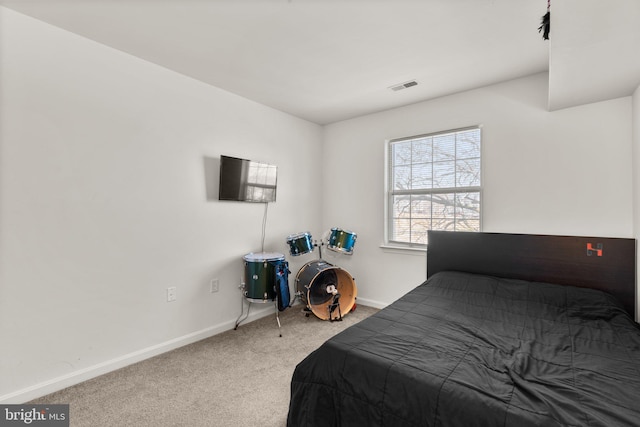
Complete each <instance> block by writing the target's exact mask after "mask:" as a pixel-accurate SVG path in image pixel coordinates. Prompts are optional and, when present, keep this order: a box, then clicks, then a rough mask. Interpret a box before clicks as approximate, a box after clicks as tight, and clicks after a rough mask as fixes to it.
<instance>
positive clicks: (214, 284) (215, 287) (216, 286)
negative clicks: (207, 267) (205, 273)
mask: <svg viewBox="0 0 640 427" xmlns="http://www.w3.org/2000/svg"><path fill="white" fill-rule="evenodd" d="M210 284H211V287H210V292H211V293H214V292H218V291H219V290H220V280H218V279H211V282H210Z"/></svg>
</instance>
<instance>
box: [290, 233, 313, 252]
mask: <svg viewBox="0 0 640 427" xmlns="http://www.w3.org/2000/svg"><path fill="white" fill-rule="evenodd" d="M287 244H288V245H289V253H291V255H293V256H298V255H302V254H307V253H309V252H312V251H313V243H312V242H311V233H309V232H308V231H305V232H303V233H298V234H292V235H290V236H289V237H287Z"/></svg>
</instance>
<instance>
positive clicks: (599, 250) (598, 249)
mask: <svg viewBox="0 0 640 427" xmlns="http://www.w3.org/2000/svg"><path fill="white" fill-rule="evenodd" d="M602 251H603V249H602V243H596V247H595V248H594V247H593V243H587V256H592V255H593V254H594V253H595V254H596V255H597V256H602Z"/></svg>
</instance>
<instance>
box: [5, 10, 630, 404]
mask: <svg viewBox="0 0 640 427" xmlns="http://www.w3.org/2000/svg"><path fill="white" fill-rule="evenodd" d="M0 24H1V25H0V31H1V33H0V43H1V45H0V52H2V54H1V55H0V67H1V73H0V90H1V92H2V96H1V97H0V138H1V139H0V342H2V356H1V357H0V378H2V380H1V381H0V402H21V401H25V400H27V399H30V398H33V397H36V396H38V395H41V394H43V393H46V392H49V391H52V390H55V389H58V388H61V387H63V386H66V385H70V384H73V383H75V382H78V381H81V380H83V379H86V378H89V377H91V376H93V375H96V374H99V373H102V372H106V371H108V370H110V369H113V368H116V367H118V366H123V365H125V364H128V363H130V362H132V361H135V360H139V359H142V358H144V357H148V356H150V355H152V354H156V353H159V352H162V351H165V350H168V349H170V348H173V347H176V346H179V345H182V344H185V343H187V342H190V341H193V340H196V339H199V338H203V337H205V336H208V335H211V334H214V333H216V332H220V331H222V330H224V329H228V328H230V327H232V326H233V324H234V321H235V319H236V318H237V316H238V315H239V312H240V301H241V299H240V295H239V291H238V289H237V285H238V283H239V282H240V276H241V274H242V263H241V257H242V256H243V255H244V254H245V253H247V252H250V251H258V250H260V233H261V225H262V218H263V205H259V204H258V205H251V204H241V203H228V202H218V201H216V200H215V198H216V196H217V188H216V185H217V183H216V181H217V172H218V171H217V167H218V164H217V159H218V157H219V155H220V154H229V155H237V156H241V157H250V158H253V159H256V160H263V161H267V162H272V163H275V164H277V165H278V166H279V170H278V172H279V177H278V178H279V182H278V184H279V189H278V201H277V202H276V203H274V204H271V205H269V212H268V227H267V236H266V245H265V249H266V250H269V251H277V252H282V253H286V251H287V248H286V245H285V238H286V236H287V235H288V234H291V233H294V232H298V231H306V230H309V231H311V232H312V233H313V235H314V238H319V237H320V236H321V235H322V233H323V232H324V231H325V230H328V229H329V228H331V227H334V226H338V227H342V228H346V229H351V230H354V231H356V232H357V233H358V240H357V243H356V246H355V251H354V255H353V256H351V257H348V256H342V255H338V254H335V253H333V252H330V251H326V250H325V251H324V252H323V254H324V255H325V258H326V259H327V260H329V261H330V262H333V263H335V264H337V265H339V266H341V267H344V268H345V269H347V271H349V272H350V273H351V274H352V275H353V276H354V277H355V279H356V281H357V284H358V291H359V300H360V302H363V303H368V304H373V305H380V306H382V305H386V304H388V303H390V302H392V301H393V300H395V299H396V298H398V297H399V296H401V295H402V294H404V293H405V292H406V291H408V290H410V289H411V288H413V287H414V286H415V285H417V284H419V283H420V282H421V281H422V280H423V279H424V276H425V262H426V261H425V255H424V253H423V252H407V251H399V250H393V249H383V248H381V247H380V244H381V243H382V241H383V207H384V193H383V186H384V182H383V181H384V145H385V140H387V139H392V138H397V137H403V136H410V135H417V134H422V133H427V132H434V131H440V130H446V129H453V128H458V127H464V126H470V125H477V124H479V125H482V126H483V139H484V148H483V156H484V157H483V169H484V177H483V179H484V193H483V212H484V214H483V221H484V230H486V231H502V232H531V233H549V234H578V235H580V234H582V235H606V236H613V237H629V236H632V235H634V231H633V225H634V219H635V223H636V225H637V224H638V223H640V222H638V221H640V217H639V215H640V214H638V213H637V212H638V211H640V210H638V209H637V210H636V213H635V214H633V208H632V205H633V203H632V196H633V194H637V191H635V193H634V192H633V191H632V183H633V182H634V180H633V179H632V140H633V142H634V144H635V146H636V147H637V146H639V145H638V144H640V140H639V139H638V138H639V135H640V132H639V131H638V127H639V126H640V124H639V123H640V118H639V114H640V113H639V112H640V94H639V93H638V91H636V94H635V95H634V97H633V98H631V97H628V98H621V99H616V100H613V101H608V102H602V103H597V104H590V105H585V106H582V107H577V108H571V109H566V110H561V111H556V112H553V113H550V112H548V111H546V104H547V91H548V87H547V79H548V76H547V75H546V74H539V75H535V76H531V77H527V78H523V79H518V80H514V81H510V82H505V83H502V84H498V85H494V86H490V87H486V88H482V89H478V90H473V91H468V92H464V93H460V94H457V95H452V96H447V97H443V98H440V99H436V100H433V101H428V102H423V103H419V104H414V105H410V106H407V107H403V108H398V109H394V110H390V111H386V112H382V113H378V114H372V115H368V116H364V117H360V118H357V119H353V120H348V121H344V122H340V123H335V124H332V125H329V126H326V127H325V128H324V129H323V128H320V127H319V126H316V125H313V124H310V123H308V122H305V121H302V120H299V119H296V118H294V117H291V116H288V115H286V114H283V113H280V112H278V111H275V110H272V109H269V108H266V107H264V106H261V105H259V104H256V103H253V102H250V101H247V100H245V99H243V98H240V97H237V96H234V95H232V94H229V93H227V92H224V91H221V90H219V89H216V88H213V87H211V86H207V85H204V84H202V83H200V82H198V81H195V80H192V79H189V78H187V77H184V76H181V75H178V74H176V73H173V72H171V71H168V70H166V69H163V68H161V67H158V66H155V65H153V64H151V63H148V62H145V61H142V60H139V59H137V58H134V57H131V56H128V55H126V54H123V53H121V52H118V51H115V50H112V49H109V48H107V47H105V46H102V45H99V44H96V43H94V42H91V41H89V40H86V39H83V38H81V37H78V36H76V35H73V34H71V33H68V32H65V31H62V30H59V29H57V28H54V27H52V26H49V25H46V24H43V23H41V22H39V21H36V20H33V19H30V18H27V17H24V16H22V15H20V14H17V13H15V12H13V11H10V10H8V9H5V8H2V7H0ZM632 122H633V123H635V133H634V134H633V136H632V126H631V125H630V124H631V123H632ZM635 154H636V155H635V157H634V163H635V165H636V169H637V168H638V167H640V166H639V165H640V161H639V160H640V158H639V155H638V154H637V153H635ZM635 182H637V178H635ZM638 188H640V187H638ZM636 230H637V227H636ZM638 234H639V233H638V232H637V231H636V232H635V235H636V236H638ZM311 258H312V257H310V256H304V257H299V258H294V259H291V257H288V259H289V261H290V262H291V271H292V272H294V275H295V272H296V271H298V269H299V268H300V267H301V266H302V264H303V263H304V262H306V261H309V260H310V259H311ZM214 277H216V278H219V279H220V292H219V293H216V294H210V293H209V292H208V287H209V280H210V279H211V278H214ZM291 283H293V280H291ZM168 286H177V288H178V300H177V301H176V302H173V303H167V302H166V288H167V287H168ZM270 309H271V308H270V307H265V308H264V309H262V310H256V312H257V314H258V315H259V314H260V313H262V314H264V313H266V312H268V311H269V310H270ZM271 310H272V309H271Z"/></svg>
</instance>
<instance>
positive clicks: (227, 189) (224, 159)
mask: <svg viewBox="0 0 640 427" xmlns="http://www.w3.org/2000/svg"><path fill="white" fill-rule="evenodd" d="M277 170H278V169H277V167H276V166H274V165H270V164H267V163H261V162H255V161H251V160H247V159H240V158H237V157H231V156H220V193H219V197H218V199H219V200H233V201H239V202H258V203H267V202H275V201H276V185H277Z"/></svg>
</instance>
